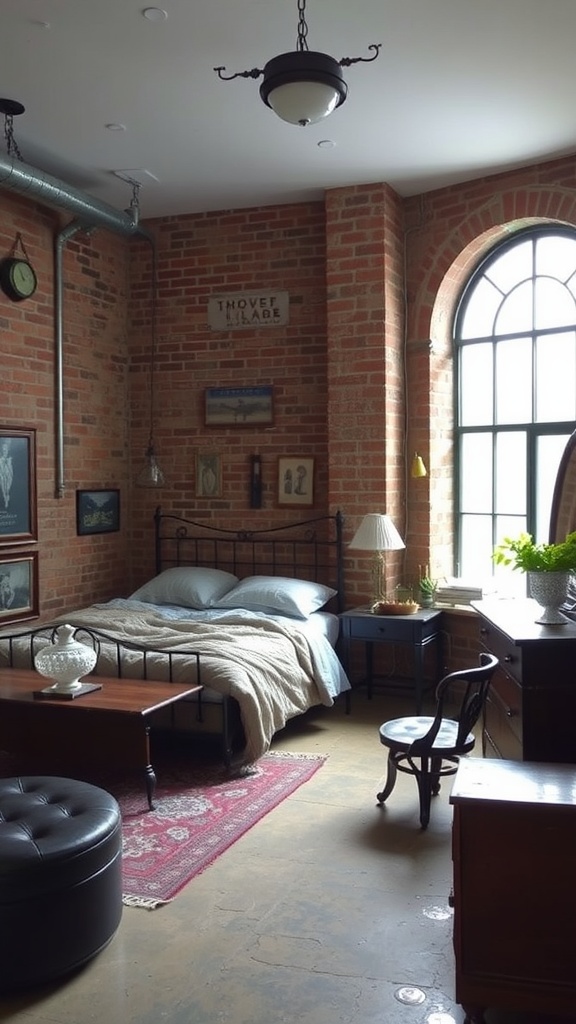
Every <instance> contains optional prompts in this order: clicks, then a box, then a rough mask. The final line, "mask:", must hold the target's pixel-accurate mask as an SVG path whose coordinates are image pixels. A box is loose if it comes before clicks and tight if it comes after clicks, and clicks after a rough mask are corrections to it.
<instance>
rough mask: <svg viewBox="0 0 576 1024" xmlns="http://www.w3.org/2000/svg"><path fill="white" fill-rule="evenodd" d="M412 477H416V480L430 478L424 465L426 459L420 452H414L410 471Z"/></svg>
mask: <svg viewBox="0 0 576 1024" xmlns="http://www.w3.org/2000/svg"><path fill="white" fill-rule="evenodd" d="M410 476H412V477H414V479H415V480H417V479H419V478H420V477H423V476H428V472H427V469H426V466H425V465H424V459H423V458H422V456H421V455H418V452H414V458H413V459H412V466H411V469H410Z"/></svg>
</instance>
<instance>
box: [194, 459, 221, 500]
mask: <svg viewBox="0 0 576 1024" xmlns="http://www.w3.org/2000/svg"><path fill="white" fill-rule="evenodd" d="M221 496H222V464H221V460H220V456H219V455H197V456H196V497H197V498H220V497H221Z"/></svg>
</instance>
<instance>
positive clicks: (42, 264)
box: [0, 190, 130, 617]
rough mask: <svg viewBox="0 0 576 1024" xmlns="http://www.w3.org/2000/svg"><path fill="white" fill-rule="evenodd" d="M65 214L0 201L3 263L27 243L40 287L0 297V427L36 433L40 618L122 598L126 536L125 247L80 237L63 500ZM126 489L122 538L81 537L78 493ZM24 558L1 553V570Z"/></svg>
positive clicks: (71, 262) (67, 354) (68, 257)
mask: <svg viewBox="0 0 576 1024" xmlns="http://www.w3.org/2000/svg"><path fill="white" fill-rule="evenodd" d="M60 227H61V221H60V219H59V216H58V214H56V213H54V212H52V211H49V210H47V209H46V208H43V207H40V206H37V205H36V204H34V203H31V202H29V201H28V200H24V199H20V198H18V197H13V196H11V195H10V194H8V193H6V192H3V191H1V190H0V257H4V256H7V255H10V254H11V251H12V247H13V244H14V241H15V239H16V235H17V233H18V232H20V234H21V236H22V239H23V241H24V245H25V247H26V252H27V254H28V256H29V258H30V260H31V262H32V264H33V265H34V267H35V269H36V271H37V275H38V282H39V286H38V290H37V292H36V293H35V295H34V296H33V297H32V298H31V299H28V300H26V301H24V302H20V303H16V302H12V301H11V300H10V299H9V298H7V296H6V295H5V294H4V293H3V292H2V291H0V336H1V346H2V379H1V381H0V396H1V403H2V404H1V409H2V412H1V417H0V422H1V423H2V425H3V426H10V427H19V426H27V427H34V428H35V430H36V443H37V474H36V484H37V504H38V541H37V543H35V544H32V545H29V546H28V545H27V546H26V549H27V550H38V551H39V584H40V611H41V615H42V616H44V617H46V616H49V615H51V614H53V613H57V612H61V611H63V610H65V609H66V608H70V607H78V606H81V605H84V604H88V603H89V602H90V601H92V600H93V599H104V598H106V597H109V596H112V594H114V593H118V591H119V590H123V588H124V587H125V585H126V580H127V577H128V574H129V568H128V565H129V552H130V545H129V543H128V530H127V524H128V519H129V507H130V503H129V498H130V495H129V488H128V476H127V469H128V424H127V418H126V410H127V407H128V388H127V362H128V360H127V346H126V300H127V287H126V286H127V267H128V262H127V252H128V250H127V245H126V243H125V242H123V241H119V240H118V239H117V238H116V237H114V236H112V235H111V234H109V233H108V232H96V233H95V234H94V236H93V237H92V238H91V239H90V240H88V239H87V238H86V236H85V235H78V236H76V238H75V239H74V240H73V241H71V242H69V243H68V244H67V246H66V248H65V251H64V260H63V263H64V273H63V281H64V303H63V306H64V319H63V325H64V345H63V377H64V427H65V429H64V465H63V469H64V482H65V488H64V495H63V497H57V488H56V441H55V431H56V411H55V310H54V255H53V240H54V236H55V234H56V233H57V231H58V230H60ZM115 487H118V488H120V491H121V509H122V528H121V530H120V531H119V532H118V533H114V534H107V535H103V534H101V535H97V536H92V537H79V536H77V533H76V489H77V488H115ZM22 548H23V545H18V546H16V547H14V546H13V545H12V546H8V547H7V546H6V545H5V544H2V545H0V558H9V557H10V553H11V552H13V551H14V550H22Z"/></svg>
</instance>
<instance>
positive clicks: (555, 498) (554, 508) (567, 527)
mask: <svg viewBox="0 0 576 1024" xmlns="http://www.w3.org/2000/svg"><path fill="white" fill-rule="evenodd" d="M573 530H576V430H575V431H574V433H573V434H571V435H570V437H569V438H568V441H567V443H566V447H565V449H564V452H563V455H562V458H561V459H560V465H559V466H558V473H557V475H556V483H555V486H554V492H553V494H552V505H551V507H550V543H551V544H556V543H558V542H559V541H562V540H564V538H565V537H566V534H567V533H571V532H572V531H573Z"/></svg>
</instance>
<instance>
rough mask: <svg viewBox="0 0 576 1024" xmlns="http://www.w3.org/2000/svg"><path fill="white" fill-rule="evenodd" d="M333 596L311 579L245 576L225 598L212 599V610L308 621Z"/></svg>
mask: <svg viewBox="0 0 576 1024" xmlns="http://www.w3.org/2000/svg"><path fill="white" fill-rule="evenodd" d="M335 595H336V591H335V590H332V588H331V587H326V586H324V584H322V583H312V582H311V581H310V580H294V579H290V578H288V577H286V576H247V577H246V579H244V580H240V582H239V583H238V584H237V585H236V586H235V587H233V588H232V590H229V591H228V593H227V594H225V595H224V597H221V598H220V599H216V600H214V601H213V602H212V607H213V608H247V609H249V610H250V611H257V612H269V613H271V614H278V613H280V614H281V615H289V616H291V617H292V618H296V619H307V618H308V616H309V615H311V614H312V612H315V611H317V610H318V609H319V608H322V605H324V604H326V602H327V601H329V600H330V598H331V597H335Z"/></svg>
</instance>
